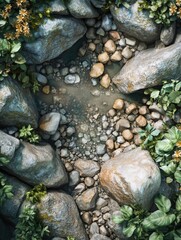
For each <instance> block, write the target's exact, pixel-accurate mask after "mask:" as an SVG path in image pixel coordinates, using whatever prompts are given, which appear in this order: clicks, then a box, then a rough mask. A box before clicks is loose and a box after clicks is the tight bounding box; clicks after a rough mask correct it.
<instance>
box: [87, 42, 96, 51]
mask: <svg viewBox="0 0 181 240" xmlns="http://www.w3.org/2000/svg"><path fill="white" fill-rule="evenodd" d="M88 49H89V50H90V51H92V52H94V51H95V49H96V45H95V44H94V43H89V45H88Z"/></svg>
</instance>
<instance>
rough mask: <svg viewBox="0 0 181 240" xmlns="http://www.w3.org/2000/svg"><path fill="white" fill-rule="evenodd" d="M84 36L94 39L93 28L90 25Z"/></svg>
mask: <svg viewBox="0 0 181 240" xmlns="http://www.w3.org/2000/svg"><path fill="white" fill-rule="evenodd" d="M86 38H87V39H91V40H93V39H96V33H95V28H93V27H91V28H89V29H88V30H87V32H86Z"/></svg>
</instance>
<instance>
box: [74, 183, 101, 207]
mask: <svg viewBox="0 0 181 240" xmlns="http://www.w3.org/2000/svg"><path fill="white" fill-rule="evenodd" d="M97 198H98V191H97V187H94V188H90V189H87V190H86V191H84V192H83V193H82V194H81V195H80V196H79V197H78V198H77V199H76V203H77V205H78V207H79V209H80V210H82V211H88V210H92V209H94V208H95V206H96V200H97Z"/></svg>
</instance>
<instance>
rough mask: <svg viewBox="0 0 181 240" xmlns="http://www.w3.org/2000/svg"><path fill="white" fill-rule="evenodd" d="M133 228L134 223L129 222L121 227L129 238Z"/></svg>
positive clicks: (134, 227)
mask: <svg viewBox="0 0 181 240" xmlns="http://www.w3.org/2000/svg"><path fill="white" fill-rule="evenodd" d="M135 229H136V226H135V225H134V224H130V225H129V226H128V227H123V234H124V235H125V236H126V237H128V238H130V237H131V236H132V235H133V233H134V231H135Z"/></svg>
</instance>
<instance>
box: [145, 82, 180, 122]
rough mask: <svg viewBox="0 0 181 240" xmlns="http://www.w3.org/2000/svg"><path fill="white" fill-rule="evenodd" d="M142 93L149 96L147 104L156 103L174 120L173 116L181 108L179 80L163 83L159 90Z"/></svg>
mask: <svg viewBox="0 0 181 240" xmlns="http://www.w3.org/2000/svg"><path fill="white" fill-rule="evenodd" d="M144 93H145V94H146V95H150V101H149V102H148V104H152V103H153V102H156V104H157V105H158V106H159V107H161V108H162V109H163V110H164V111H165V113H166V115H167V116H168V117H170V118H174V114H175V113H176V111H177V110H178V108H180V107H181V81H179V80H171V82H169V83H168V82H167V81H163V86H162V87H161V89H160V90H158V89H153V88H151V89H148V90H146V91H145V92H144Z"/></svg>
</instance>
